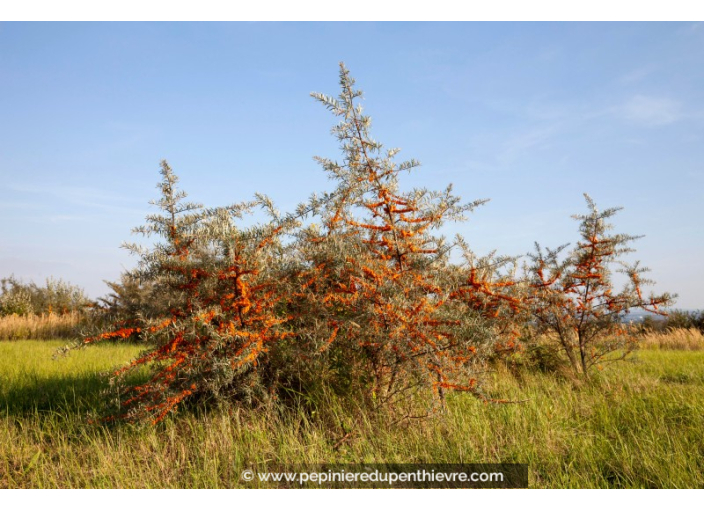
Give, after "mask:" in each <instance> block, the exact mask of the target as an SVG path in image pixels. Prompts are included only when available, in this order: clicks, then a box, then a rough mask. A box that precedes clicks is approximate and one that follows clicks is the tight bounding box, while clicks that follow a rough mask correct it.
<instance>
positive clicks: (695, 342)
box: [639, 328, 704, 351]
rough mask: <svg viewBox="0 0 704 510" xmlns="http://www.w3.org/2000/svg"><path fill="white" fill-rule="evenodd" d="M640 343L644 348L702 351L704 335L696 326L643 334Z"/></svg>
mask: <svg viewBox="0 0 704 510" xmlns="http://www.w3.org/2000/svg"><path fill="white" fill-rule="evenodd" d="M639 345H640V347H641V348H642V349H669V350H675V351H701V350H704V335H702V333H701V331H699V330H698V329H694V328H689V329H684V328H680V329H671V330H668V331H664V332H650V333H646V334H645V335H643V337H642V338H641V340H640V342H639Z"/></svg>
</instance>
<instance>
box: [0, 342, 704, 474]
mask: <svg viewBox="0 0 704 510" xmlns="http://www.w3.org/2000/svg"><path fill="white" fill-rule="evenodd" d="M63 343H64V342H54V341H43V342H37V341H16V342H0V488H16V487H33V488H40V487H124V488H157V487H194V488H196V487H212V488H216V487H249V486H252V485H256V484H247V483H246V482H242V481H240V472H241V471H242V470H243V469H244V468H253V469H254V470H255V471H257V470H259V471H263V470H266V468H267V467H272V466H286V465H301V464H309V465H314V464H322V463H328V464H329V463H357V462H366V463H384V462H397V463H410V462H433V463H470V462H492V463H493V462H520V463H527V464H528V465H529V471H530V485H531V487H552V488H560V487H565V488H567V487H582V488H588V487H602V488H607V487H653V488H660V487H672V488H675V487H676V488H703V487H704V439H703V433H704V350H670V349H665V348H659V349H649V350H643V351H641V352H639V353H638V355H637V359H636V360H635V361H633V362H626V363H621V364H617V365H613V366H611V367H610V368H608V369H607V370H605V371H604V372H602V373H600V374H598V377H596V378H595V379H594V380H593V381H591V382H590V383H582V384H579V383H575V382H574V381H572V380H570V379H569V378H561V377H557V376H555V375H550V374H541V373H535V372H526V371H519V372H517V373H516V372H515V371H514V372H513V373H512V372H510V371H508V370H507V369H504V368H501V367H499V369H498V370H497V371H496V372H495V373H494V374H492V375H491V376H490V381H489V389H490V391H491V393H492V394H494V395H496V396H501V397H504V398H509V399H512V400H526V402H523V403H520V404H510V405H487V404H483V403H481V402H479V401H477V400H476V399H474V398H472V397H470V396H465V395H456V396H453V398H452V399H451V400H450V402H449V406H448V407H449V410H448V412H447V414H445V415H442V416H438V417H437V418H433V419H431V420H423V421H417V422H412V423H410V424H409V425H407V426H404V427H389V426H388V425H387V424H386V423H385V422H384V421H383V420H381V419H377V420H375V419H372V418H370V417H364V416H361V415H353V414H352V413H351V412H350V411H343V410H342V409H341V408H340V407H337V406H336V405H335V404H330V405H328V406H321V408H320V413H316V412H312V413H304V412H295V411H292V412H289V413H284V414H280V413H279V414H274V413H263V412H253V411H245V410H240V409H234V408H231V409H222V408H221V409H218V410H211V411H209V412H203V411H200V412H198V411H187V412H182V413H181V414H179V415H177V416H175V417H173V418H171V419H168V420H166V422H165V423H163V424H161V425H159V426H157V427H153V428H151V427H137V426H133V425H126V424H112V425H106V424H102V423H95V422H91V421H90V419H89V418H90V417H91V416H92V415H94V410H95V409H96V408H97V407H99V406H100V403H101V399H103V398H105V397H104V396H103V394H102V390H104V389H105V387H106V383H105V381H104V379H103V378H102V377H101V376H100V373H101V372H103V371H105V370H107V369H109V368H111V367H114V366H115V365H119V364H121V363H124V362H126V361H127V360H129V359H130V358H131V357H132V356H134V355H135V354H136V353H137V352H138V351H139V349H138V348H137V347H134V346H118V345H99V346H95V347H94V348H91V349H87V350H82V351H75V352H73V353H72V354H71V355H70V356H68V357H65V358H60V359H56V360H54V359H52V356H53V354H54V353H55V350H56V349H57V347H59V346H61V345H63ZM663 345H664V344H663ZM360 416H361V417H360ZM354 424H356V428H354V429H353V425H354ZM350 430H352V432H351V433H349V432H350ZM348 433H349V434H348ZM342 438H346V440H344V441H341V439H342Z"/></svg>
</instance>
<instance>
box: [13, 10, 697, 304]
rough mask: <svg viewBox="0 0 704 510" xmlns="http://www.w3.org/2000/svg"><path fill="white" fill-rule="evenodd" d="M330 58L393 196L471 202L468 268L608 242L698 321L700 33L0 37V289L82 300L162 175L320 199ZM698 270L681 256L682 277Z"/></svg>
mask: <svg viewBox="0 0 704 510" xmlns="http://www.w3.org/2000/svg"><path fill="white" fill-rule="evenodd" d="M339 61H344V62H345V63H346V64H347V66H348V67H349V68H350V70H351V73H352V75H353V76H354V77H355V78H356V79H357V84H358V85H359V87H360V88H361V89H363V90H364V92H365V97H366V101H365V108H366V111H367V113H368V114H370V115H371V116H372V118H373V119H374V129H373V133H374V135H375V137H376V138H377V139H378V140H379V141H381V142H382V143H384V144H385V145H386V146H387V147H400V148H402V152H401V154H400V157H406V158H411V157H412V158H415V159H418V160H420V161H421V163H422V164H423V166H422V167H421V168H420V169H419V170H418V171H417V172H416V173H415V174H413V175H409V176H408V178H407V179H406V182H407V185H408V186H426V187H429V188H434V189H440V188H444V187H445V186H446V185H447V184H448V183H450V182H452V183H454V185H455V191H456V193H457V194H459V195H461V196H462V197H463V198H464V199H466V200H467V201H470V200H474V199H478V198H490V199H491V201H490V202H489V203H488V204H487V205H485V206H483V207H482V208H481V209H479V210H477V211H476V212H475V213H474V214H473V215H472V216H471V218H470V220H469V222H468V223H466V224H463V225H457V226H453V227H451V228H448V229H447V232H448V233H452V232H460V233H462V234H463V235H464V236H465V237H466V238H467V240H468V241H469V243H470V245H471V246H472V247H473V248H474V249H475V251H477V252H478V253H480V254H481V253H486V252H488V251H491V250H493V249H497V250H498V252H499V253H502V254H507V255H521V254H525V253H526V252H528V251H530V250H531V249H532V246H533V242H534V241H539V242H540V243H541V244H543V245H547V246H553V247H554V246H556V245H560V244H563V243H566V242H575V241H576V240H577V222H576V221H575V220H573V219H571V218H570V215H571V214H575V213H581V212H584V211H585V210H586V208H585V203H584V200H583V198H582V193H583V192H587V193H589V194H590V195H591V196H592V198H594V200H595V201H596V203H597V204H598V205H599V206H601V207H604V208H605V207H611V206H623V207H624V210H623V211H622V212H620V213H619V214H618V215H617V216H616V217H615V218H614V223H615V225H616V230H617V231H621V232H624V233H629V234H644V235H645V237H644V238H643V239H640V240H639V241H637V242H636V243H634V245H633V247H634V248H636V250H637V252H636V254H635V255H634V257H633V258H634V259H636V258H637V259H640V260H641V261H642V262H643V263H644V264H645V265H646V266H648V267H650V268H651V269H652V272H651V273H650V276H651V277H652V278H653V279H655V280H656V281H657V282H658V284H657V286H656V287H655V290H656V291H670V292H676V293H678V294H679V295H680V298H679V300H678V302H677V307H680V308H704V264H702V262H701V259H702V253H703V249H704V227H703V226H702V225H703V223H702V219H703V218H704V23H691V22H688V23H570V24H559V23H444V24H443V23H412V24H408V23H379V24H367V23H364V24H354V23H311V24H304V23H214V24H200V23H192V24H191V23H174V24H168V23H164V24H154V23H137V24H131V23H124V24H123V23H94V24H69V23H0V120H1V122H0V276H7V275H10V274H11V273H14V274H15V275H16V276H19V277H22V278H24V279H33V280H35V281H38V282H40V281H43V279H44V278H46V277H47V276H50V275H53V276H55V277H61V278H64V279H65V280H68V281H70V282H72V283H76V284H78V285H81V286H82V287H84V288H85V289H86V290H87V291H88V293H89V294H90V295H92V296H93V297H97V296H99V295H102V294H103V293H105V292H106V291H107V287H105V286H104V284H103V283H102V280H105V279H108V280H114V279H117V278H118V276H119V274H120V271H121V270H122V269H123V268H127V267H131V266H132V265H134V262H135V260H134V259H133V258H132V257H130V256H129V254H128V253H127V252H126V251H125V250H121V249H120V248H119V246H120V244H121V242H122V241H124V240H137V239H134V238H133V237H132V236H131V235H130V229H131V228H132V227H134V226H137V225H140V224H142V223H143V220H144V217H145V215H147V214H149V213H150V212H153V208H151V207H150V206H149V205H148V204H147V202H148V201H149V199H151V198H155V197H156V196H157V190H156V189H155V184H156V182H157V181H158V179H159V174H158V168H159V167H158V165H159V161H160V160H161V159H167V160H168V161H169V162H170V164H171V165H172V167H173V168H174V170H175V171H176V173H177V174H178V175H179V176H180V178H181V183H182V185H183V188H184V189H185V190H186V191H187V192H188V193H189V195H190V198H191V199H193V200H196V201H199V202H203V203H205V204H206V205H208V206H216V205H226V204H228V203H232V202H237V201H240V200H245V199H249V198H251V197H252V195H253V194H254V193H255V192H257V191H259V192H264V193H266V194H268V195H269V196H271V197H272V198H273V199H274V201H275V202H276V203H277V205H278V206H279V208H280V209H281V210H284V211H285V210H288V209H292V208H293V207H294V206H295V205H296V204H297V203H298V202H300V201H303V200H305V199H306V197H308V196H309V195H310V193H311V192H313V191H316V190H317V191H320V190H325V189H330V186H331V183H329V182H328V181H327V179H326V177H325V175H324V174H323V172H322V170H320V168H319V167H318V166H317V165H316V164H315V163H314V161H313V159H312V157H313V156H314V155H320V156H327V157H332V158H334V157H336V155H337V154H338V150H337V142H336V141H335V140H334V139H333V138H332V137H331V136H330V134H329V130H330V127H331V126H332V125H333V123H334V119H333V117H332V116H331V115H330V114H329V113H328V112H327V111H325V109H324V108H323V107H322V106H320V105H319V104H316V103H315V102H314V101H313V100H312V99H311V98H310V97H309V93H310V92H312V91H317V92H324V93H327V94H330V95H337V93H338V67H337V66H338V62H339ZM697 261H699V262H697Z"/></svg>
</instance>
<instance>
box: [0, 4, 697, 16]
mask: <svg viewBox="0 0 704 510" xmlns="http://www.w3.org/2000/svg"><path fill="white" fill-rule="evenodd" d="M701 19H704V2H700V1H696V0H694V1H693V0H668V1H667V2H662V1H655V0H640V1H636V0H591V1H589V2H587V1H584V0H583V1H581V2H575V1H569V0H523V1H521V0H493V1H491V2H487V1H483V0H433V1H432V2H420V1H419V2H410V1H409V0H355V1H354V2H334V1H333V0H298V1H291V0H288V1H286V0H276V1H271V0H260V1H252V2H247V1H230V2H227V1H226V0H199V1H197V2H184V1H178V0H171V1H166V0H123V1H122V2H117V1H112V2H109V1H104V2H100V1H96V0H64V1H56V0H53V1H52V0H5V2H3V8H2V9H0V20H1V21H94V20H95V21H97V20H110V21H155V20H161V21H209V20H230V21H331V20H349V21H388V20H398V21H423V20H428V21H447V20H452V21H455V20H457V21H460V20H463V21H491V20H497V21H498V20H500V21H540V20H544V21H567V20H580V21H617V20H630V21H658V20H668V21H682V20H689V21H691V20H701Z"/></svg>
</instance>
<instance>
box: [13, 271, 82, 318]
mask: <svg viewBox="0 0 704 510" xmlns="http://www.w3.org/2000/svg"><path fill="white" fill-rule="evenodd" d="M90 304H91V303H90V300H89V299H88V298H87V297H86V294H85V292H84V291H83V289H81V288H80V287H78V286H76V285H72V284H70V283H68V282H65V281H64V280H62V279H60V278H59V279H55V278H53V277H50V278H47V280H46V283H45V285H44V286H43V287H40V286H38V285H37V284H36V283H34V282H31V283H24V282H22V281H21V280H19V279H17V278H15V277H14V276H10V277H8V278H3V279H1V280H0V315H12V314H17V315H29V314H32V313H35V314H49V313H56V314H67V313H72V312H79V313H83V312H85V311H86V308H87V307H88V306H89V305H90Z"/></svg>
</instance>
